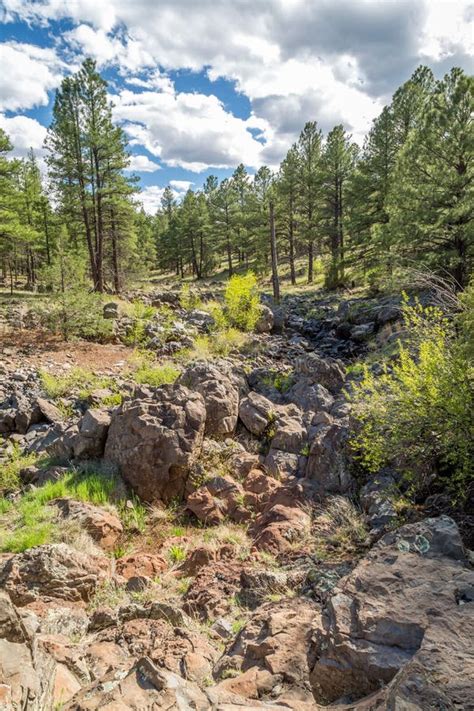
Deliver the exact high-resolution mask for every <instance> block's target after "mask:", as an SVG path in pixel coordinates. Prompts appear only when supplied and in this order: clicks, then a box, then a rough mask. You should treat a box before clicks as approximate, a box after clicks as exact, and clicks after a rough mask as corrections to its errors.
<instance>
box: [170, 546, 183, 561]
mask: <svg viewBox="0 0 474 711" xmlns="http://www.w3.org/2000/svg"><path fill="white" fill-rule="evenodd" d="M168 558H169V559H170V561H171V563H182V562H183V560H185V559H186V550H185V549H184V548H183V547H182V546H178V545H175V544H173V545H172V546H170V547H169V550H168Z"/></svg>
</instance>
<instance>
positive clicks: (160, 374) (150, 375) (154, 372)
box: [132, 351, 181, 387]
mask: <svg viewBox="0 0 474 711" xmlns="http://www.w3.org/2000/svg"><path fill="white" fill-rule="evenodd" d="M180 372H181V371H180V370H179V368H176V366H174V365H173V363H162V364H161V365H157V364H156V362H155V360H154V358H153V355H152V354H150V353H149V352H147V351H142V352H141V353H139V354H138V355H137V356H136V357H135V370H134V372H133V373H132V377H133V380H134V381H135V382H136V383H138V384H139V385H152V386H154V387H159V386H160V385H167V384H168V383H174V381H175V380H176V378H177V377H178V376H179V374H180Z"/></svg>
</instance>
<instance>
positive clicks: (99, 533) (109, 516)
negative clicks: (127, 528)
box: [53, 499, 123, 550]
mask: <svg viewBox="0 0 474 711" xmlns="http://www.w3.org/2000/svg"><path fill="white" fill-rule="evenodd" d="M53 503H54V505H55V506H57V507H58V509H59V511H60V512H61V514H62V516H64V518H67V519H71V520H73V521H79V523H80V524H81V525H82V526H83V527H84V528H85V529H86V531H87V533H88V534H89V535H90V536H91V538H93V539H94V541H96V542H97V543H98V544H99V545H100V547H101V548H104V549H105V550H113V548H114V547H115V546H116V544H117V541H118V539H119V538H120V536H121V535H122V533H123V526H122V523H121V521H120V519H119V517H118V516H117V515H116V514H113V513H111V512H110V511H107V510H106V509H102V508H100V507H99V506H93V505H92V504H88V503H85V502H83V501H74V499H56V500H55V501H54V502H53Z"/></svg>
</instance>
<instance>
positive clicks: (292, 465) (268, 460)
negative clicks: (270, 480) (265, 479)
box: [265, 448, 303, 479]
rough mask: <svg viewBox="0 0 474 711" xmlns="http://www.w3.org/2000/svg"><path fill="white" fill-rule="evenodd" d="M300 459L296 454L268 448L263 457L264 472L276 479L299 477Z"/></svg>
mask: <svg viewBox="0 0 474 711" xmlns="http://www.w3.org/2000/svg"><path fill="white" fill-rule="evenodd" d="M302 459H303V458H302V457H300V456H299V455H298V454H291V453H290V452H284V451H282V450H281V449H273V448H270V450H269V452H268V454H267V456H266V457H265V470H266V471H267V472H268V473H269V474H271V476H273V477H276V478H277V479H286V478H288V477H295V476H298V475H299V470H300V462H301V460H302Z"/></svg>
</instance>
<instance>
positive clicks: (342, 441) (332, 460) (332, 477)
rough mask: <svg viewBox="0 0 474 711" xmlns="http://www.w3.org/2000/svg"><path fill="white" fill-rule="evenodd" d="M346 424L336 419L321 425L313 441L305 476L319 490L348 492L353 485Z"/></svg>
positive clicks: (333, 492) (328, 492)
mask: <svg viewBox="0 0 474 711" xmlns="http://www.w3.org/2000/svg"><path fill="white" fill-rule="evenodd" d="M347 437H348V429H347V427H345V426H343V425H341V424H339V423H337V422H334V423H333V424H332V425H319V426H318V427H317V430H316V433H315V434H314V437H313V440H312V441H311V445H310V449H309V456H308V463H307V466H306V478H307V479H310V480H311V482H312V483H313V484H314V487H315V491H316V493H319V494H321V495H324V496H325V495H327V494H345V493H347V492H348V491H349V490H350V489H351V487H352V486H353V479H352V477H351V475H350V473H349V469H348V460H347V454H346V442H347Z"/></svg>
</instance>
